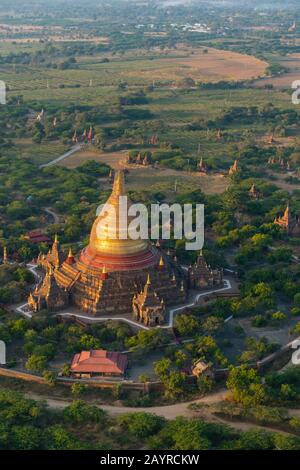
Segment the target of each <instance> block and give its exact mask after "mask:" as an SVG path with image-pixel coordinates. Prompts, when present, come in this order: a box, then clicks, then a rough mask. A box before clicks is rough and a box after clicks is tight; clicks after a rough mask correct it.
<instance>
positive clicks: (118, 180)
mask: <svg viewBox="0 0 300 470" xmlns="http://www.w3.org/2000/svg"><path fill="white" fill-rule="evenodd" d="M124 194H125V181H124V171H122V170H119V171H117V172H116V174H115V179H114V185H113V190H112V195H114V196H123V195H124Z"/></svg>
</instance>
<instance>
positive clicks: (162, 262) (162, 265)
mask: <svg viewBox="0 0 300 470" xmlns="http://www.w3.org/2000/svg"><path fill="white" fill-rule="evenodd" d="M164 265H165V263H164V260H163V257H162V256H161V257H160V260H159V267H160V268H163V267H164Z"/></svg>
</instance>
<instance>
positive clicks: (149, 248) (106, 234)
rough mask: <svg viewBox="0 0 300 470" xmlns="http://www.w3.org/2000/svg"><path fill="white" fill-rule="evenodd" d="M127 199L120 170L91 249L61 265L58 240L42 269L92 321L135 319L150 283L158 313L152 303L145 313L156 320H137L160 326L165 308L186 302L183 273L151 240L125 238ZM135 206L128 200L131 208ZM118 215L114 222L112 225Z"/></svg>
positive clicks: (97, 223)
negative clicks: (124, 201)
mask: <svg viewBox="0 0 300 470" xmlns="http://www.w3.org/2000/svg"><path fill="white" fill-rule="evenodd" d="M125 195H126V190H125V183H124V174H123V171H119V172H117V173H116V175H115V180H114V184H113V190H112V193H111V195H110V197H109V198H108V200H107V205H104V206H103V208H102V210H101V212H100V213H99V215H98V216H97V217H96V219H95V222H94V224H93V227H92V230H91V234H90V241H89V245H88V246H87V247H86V248H84V249H83V250H82V251H81V252H80V253H79V254H78V255H77V256H74V255H73V253H72V250H70V251H69V253H68V256H67V257H66V259H65V260H64V261H61V253H62V252H61V250H60V248H59V243H58V240H57V239H55V241H54V244H53V247H52V249H51V250H50V252H49V253H48V255H46V256H42V255H41V256H40V257H39V264H40V266H41V267H43V268H44V269H47V270H48V271H49V266H52V268H53V273H52V276H53V277H54V279H55V281H56V283H57V285H58V286H59V287H60V288H61V289H62V290H63V291H64V292H66V293H67V294H68V299H69V300H68V302H69V304H70V305H73V306H75V307H77V308H78V309H80V310H82V311H84V312H86V313H87V314H89V315H94V316H102V315H103V316H110V315H111V316H113V315H120V314H124V315H127V314H132V313H133V299H134V296H138V294H139V293H140V292H144V288H145V285H150V284H148V282H149V283H151V289H153V292H155V296H154V295H152V294H151V296H150V297H149V299H150V298H151V299H152V300H153V302H155V308H154V310H151V306H150V304H149V302H150V300H148V303H147V312H148V313H149V315H150V313H151V312H152V313H151V316H152V319H151V321H150V319H148V320H147V318H146V317H147V313H146V314H143V315H141V316H139V317H138V318H137V316H136V317H135V318H136V319H138V320H139V321H142V322H144V323H146V324H149V325H152V324H153V325H154V324H158V323H159V324H160V323H162V321H163V319H164V314H165V305H175V304H180V303H183V302H184V301H185V299H186V290H184V291H182V290H181V289H180V286H181V281H182V279H183V278H184V276H185V274H184V271H183V270H182V269H181V268H180V266H179V265H178V264H177V263H176V262H175V261H174V260H173V259H172V258H171V257H169V256H167V255H165V254H163V253H162V251H161V250H159V249H158V248H157V247H155V246H153V245H152V244H151V242H150V241H149V240H143V239H138V240H133V239H131V238H129V237H128V236H127V233H126V232H127V231H128V225H129V224H130V222H131V220H132V218H131V217H130V216H128V220H127V226H126V227H125V229H124V227H123V226H122V224H121V223H120V218H121V217H122V207H121V203H120V201H121V199H120V198H121V197H122V196H125ZM131 204H132V203H131V202H130V200H127V208H128V207H130V205H131ZM108 205H109V206H108ZM111 209H114V211H111ZM114 213H115V214H116V221H114V220H113V215H114ZM113 228H114V229H115V230H113ZM58 263H59V265H58ZM47 276H49V275H48V274H46V277H47ZM150 279H151V281H150ZM147 281H148V282H147ZM36 295H37V294H36ZM135 298H136V297H135ZM158 298H159V302H160V303H161V305H163V307H161V308H158V302H157V299H158ZM30 300H31V299H30ZM153 307H154V306H153ZM52 309H53V310H54V308H52ZM154 311H155V312H156V313H157V315H156V316H155V314H154V313H153V312H154ZM145 315H146V316H145Z"/></svg>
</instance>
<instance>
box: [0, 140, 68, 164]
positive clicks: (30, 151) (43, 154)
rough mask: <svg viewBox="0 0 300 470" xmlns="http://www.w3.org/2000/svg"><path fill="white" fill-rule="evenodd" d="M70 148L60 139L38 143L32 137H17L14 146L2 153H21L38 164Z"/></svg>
mask: <svg viewBox="0 0 300 470" xmlns="http://www.w3.org/2000/svg"><path fill="white" fill-rule="evenodd" d="M67 150H68V146H66V145H64V144H62V143H61V142H59V141H53V142H42V143H41V144H36V143H34V142H32V140H31V139H16V141H15V145H14V147H11V148H10V149H8V150H7V149H5V150H4V151H2V154H5V155H10V156H12V157H13V156H14V155H20V156H22V157H23V158H30V159H31V160H32V161H33V162H35V163H37V164H39V165H40V164H42V163H47V162H49V161H51V160H54V159H55V158H57V157H59V156H60V155H62V154H63V153H65V152H66V151H67Z"/></svg>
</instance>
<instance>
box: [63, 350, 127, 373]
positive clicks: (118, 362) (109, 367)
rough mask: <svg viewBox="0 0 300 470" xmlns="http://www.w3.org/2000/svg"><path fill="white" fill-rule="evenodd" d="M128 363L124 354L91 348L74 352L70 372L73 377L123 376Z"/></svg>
mask: <svg viewBox="0 0 300 470" xmlns="http://www.w3.org/2000/svg"><path fill="white" fill-rule="evenodd" d="M127 364H128V359H127V356H126V354H121V353H120V352H112V351H106V350H104V349H91V350H90V351H81V352H80V353H78V354H75V356H74V357H73V361H72V364H71V373H72V375H74V376H75V377H88V378H91V377H96V376H106V377H107V376H109V377H111V376H113V377H120V376H124V374H125V371H126V368H127Z"/></svg>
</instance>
